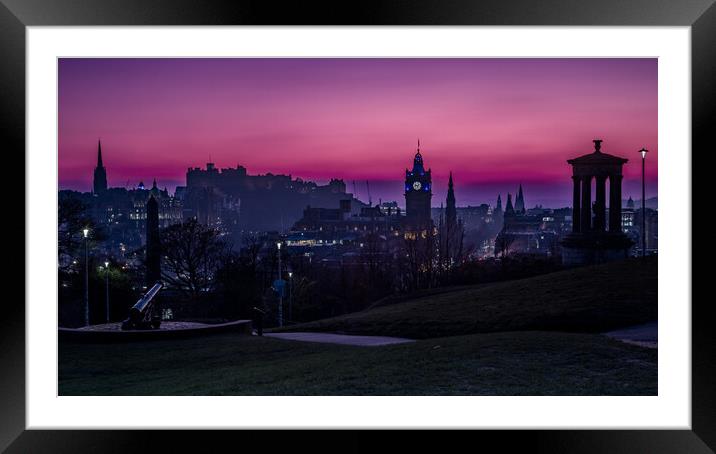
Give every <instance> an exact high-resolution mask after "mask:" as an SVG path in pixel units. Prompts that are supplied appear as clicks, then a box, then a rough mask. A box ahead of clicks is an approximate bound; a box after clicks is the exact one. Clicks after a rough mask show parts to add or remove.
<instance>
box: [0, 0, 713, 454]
mask: <svg viewBox="0 0 716 454" xmlns="http://www.w3.org/2000/svg"><path fill="white" fill-rule="evenodd" d="M286 3H287V4H286V5H283V4H277V3H275V2H271V1H268V0H265V1H245V0H239V1H233V2H229V1H226V2H221V1H191V0H153V1H152V0H93V1H82V0H54V1H53V0H0V109H1V110H0V119H1V124H0V131H2V132H1V134H2V138H3V140H2V142H1V143H2V144H3V148H4V149H5V150H6V155H5V156H8V155H11V156H12V157H14V158H15V160H16V161H17V162H12V164H10V163H6V165H7V166H15V167H14V168H15V169H19V168H23V169H25V171H26V172H29V171H32V169H27V168H25V164H24V159H23V157H24V153H22V152H21V150H24V149H25V31H26V27H28V26H50V25H54V26H63V25H101V26H105V25H445V26H459V25H557V26H583V25H604V26H619V25H629V26H690V27H691V46H692V55H691V65H692V79H691V80H692V100H691V101H692V150H697V149H698V150H704V151H706V150H709V149H711V148H712V147H713V143H712V141H711V140H710V137H709V132H710V129H713V128H712V120H711V122H710V121H709V120H710V119H711V118H713V114H714V105H715V104H716V6H715V5H714V0H680V1H679V0H660V1H655V0H633V1H628V2H625V1H620V0H588V1H584V0H583V1H575V0H543V1H539V2H536V1H534V0H510V1H506V0H488V1H481V2H477V1H470V0H453V1H443V2H441V1H437V0H433V1H427V0H423V1H418V0H412V1H384V2H375V1H368V0H363V1H360V2H345V3H343V4H339V3H341V2H331V3H328V2H326V3H323V2H316V1H314V2H290V3H289V2H286ZM692 156H693V153H692ZM17 173H19V172H17ZM18 186H19V185H18ZM694 195H696V193H695V192H694ZM8 197H12V198H15V201H16V203H18V205H19V204H20V201H21V200H22V202H23V206H22V208H20V207H14V208H15V209H14V210H13V212H14V213H16V214H17V219H18V222H20V221H19V219H21V218H20V216H19V213H21V212H22V213H24V210H25V206H24V198H20V197H19V194H18V195H8ZM693 206H697V205H695V204H694V205H693ZM684 213H688V216H685V218H684V221H685V222H687V221H688V222H693V221H692V218H691V215H690V213H691V210H690V207H684ZM22 219H24V217H23V218H22ZM22 222H23V223H24V220H23V221H22ZM18 228H19V227H18ZM694 233H695V232H694ZM29 241H32V239H31V238H28V237H27V236H26V237H25V244H27V243H28V242H29ZM684 247H689V248H690V249H691V244H685V245H684ZM20 254H22V255H20ZM16 257H24V253H17V255H16ZM692 268H693V267H692ZM20 269H22V270H23V271H22V273H23V277H24V272H25V267H24V266H23V267H19V266H18V267H17V269H16V272H18V273H19V272H20V271H19V270H20ZM28 272H30V270H28ZM6 282H10V280H9V279H8V281H6ZM14 282H19V280H16V281H14ZM692 285H693V277H692ZM17 287H19V286H17ZM3 300H4V304H3V305H2V309H1V310H0V311H1V312H0V313H1V314H2V315H1V316H0V320H1V321H2V325H3V327H2V330H0V339H1V344H0V371H1V372H0V449H7V452H11V453H25V452H33V453H43V452H53V453H64V452H68V453H69V452H72V453H79V452H89V451H92V452H105V451H107V452H120V451H121V452H128V451H132V452H136V451H144V450H158V451H159V452H167V451H182V452H184V451H187V450H193V451H195V450H196V449H198V448H195V446H197V443H199V444H200V445H201V451H202V452H207V451H212V450H214V449H215V448H218V447H220V446H235V447H239V446H241V447H248V446H247V443H248V444H252V443H256V442H257V441H258V443H259V444H260V445H262V446H263V448H257V449H266V447H268V446H271V447H272V448H273V449H276V450H278V449H293V448H296V447H301V446H303V447H307V446H308V447H311V448H313V449H320V448H321V447H330V448H331V450H332V451H344V450H372V449H373V448H374V447H375V446H376V443H378V441H377V440H376V439H374V436H375V433H373V432H350V433H344V432H332V433H331V434H330V435H331V436H330V437H325V436H323V435H321V439H322V440H321V442H320V443H318V442H317V441H316V438H318V437H317V434H315V433H313V434H312V433H310V432H308V433H298V432H293V433H291V434H290V436H285V437H283V436H276V437H274V436H270V435H268V434H264V435H260V434H259V435H258V436H252V437H247V436H246V435H247V434H246V433H245V432H240V433H237V432H233V431H221V432H218V433H217V432H213V431H212V432H209V431H203V432H199V433H185V432H179V431H171V432H167V431H111V430H101V431H44V430H25V420H26V413H25V336H24V334H25V308H24V305H23V304H19V303H18V302H19V301H20V296H16V297H15V298H9V297H6V298H3ZM691 304H692V388H691V391H692V407H691V409H692V426H691V427H692V430H667V431H657V430H637V431H633V430H593V431H584V430H578V431H569V430H550V431H478V432H475V431H469V432H462V433H461V434H460V435H461V437H460V440H459V442H460V443H469V445H468V446H470V445H471V446H473V447H476V448H479V447H484V448H487V447H488V446H495V445H494V444H493V443H494V442H497V443H499V446H500V447H501V450H504V448H507V449H508V450H509V449H510V448H517V447H520V448H522V449H529V450H534V451H538V452H551V453H554V452H570V453H574V452H585V453H591V452H649V453H660V452H669V453H671V452H679V453H707V452H714V451H716V386H715V385H714V383H716V374H715V373H714V372H715V370H714V369H715V365H716V339H715V336H714V330H713V329H712V328H711V324H712V323H713V322H714V321H715V320H714V318H713V315H712V311H711V310H710V306H709V305H710V303H709V301H708V299H706V298H705V297H703V298H696V299H693V301H692V302H691ZM158 424H161V422H158ZM455 435H456V434H454V433H453V434H450V435H448V436H449V437H454V436H455ZM397 436H398V437H400V438H401V442H402V443H408V444H410V445H416V446H420V447H421V448H423V449H425V448H428V449H430V448H434V449H439V448H441V447H442V448H444V447H446V445H445V443H446V441H445V440H444V439H442V440H436V439H435V438H434V437H432V436H431V437H430V438H428V436H427V435H426V434H425V433H419V432H411V433H410V434H409V436H403V435H402V434H400V433H399V434H397ZM441 438H442V437H441ZM252 440H253V441H252ZM261 440H264V441H263V442H262V441H261ZM332 440H340V444H338V445H336V444H335V443H334V442H333V441H332ZM408 440H409V442H408ZM452 443H458V441H455V440H451V441H450V445H452ZM381 444H382V442H381ZM450 445H447V446H450ZM453 446H454V445H453ZM405 447H407V446H405ZM212 448H214V449H212ZM273 449H272V450H273ZM401 450H402V449H401Z"/></svg>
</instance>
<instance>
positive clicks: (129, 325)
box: [122, 282, 162, 330]
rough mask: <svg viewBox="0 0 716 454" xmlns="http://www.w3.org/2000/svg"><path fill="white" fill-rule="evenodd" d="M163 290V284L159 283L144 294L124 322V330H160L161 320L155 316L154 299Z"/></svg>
mask: <svg viewBox="0 0 716 454" xmlns="http://www.w3.org/2000/svg"><path fill="white" fill-rule="evenodd" d="M161 288H162V283H161V282H157V283H156V284H154V285H153V286H152V288H150V289H149V291H148V292H147V293H145V294H144V296H142V297H141V298H139V301H137V302H136V304H135V305H134V306H132V308H131V309H130V310H129V317H127V319H126V320H125V321H123V322H122V329H123V330H133V329H159V325H160V324H161V318H160V317H159V316H158V315H154V311H153V309H154V303H153V299H154V297H155V296H156V295H157V293H159V290H161Z"/></svg>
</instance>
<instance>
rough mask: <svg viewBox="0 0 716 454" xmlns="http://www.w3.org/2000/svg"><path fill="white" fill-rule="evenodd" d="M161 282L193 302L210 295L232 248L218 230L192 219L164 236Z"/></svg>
mask: <svg viewBox="0 0 716 454" xmlns="http://www.w3.org/2000/svg"><path fill="white" fill-rule="evenodd" d="M160 236H161V248H162V259H163V260H162V279H163V280H164V281H165V282H167V283H168V284H169V285H170V286H172V287H175V288H177V289H179V290H181V291H183V292H185V293H186V294H188V295H189V296H190V297H192V298H196V297H198V296H199V294H201V293H202V292H206V291H210V290H212V289H213V288H214V285H215V276H216V272H217V271H218V270H219V269H220V267H221V266H222V264H223V263H224V262H225V261H226V259H227V257H228V255H229V252H230V247H229V246H228V245H227V244H226V242H224V241H223V240H222V239H221V237H220V234H219V232H218V231H217V230H215V229H213V228H210V227H207V226H205V225H203V224H201V223H199V222H198V221H197V220H196V219H192V220H190V221H188V222H185V223H183V224H175V225H172V226H169V227H167V228H166V229H164V230H163V231H162V233H161V235H160Z"/></svg>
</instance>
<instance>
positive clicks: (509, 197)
mask: <svg viewBox="0 0 716 454" xmlns="http://www.w3.org/2000/svg"><path fill="white" fill-rule="evenodd" d="M505 214H515V209H514V207H513V206H512V194H510V193H509V192H508V193H507V206H506V207H505Z"/></svg>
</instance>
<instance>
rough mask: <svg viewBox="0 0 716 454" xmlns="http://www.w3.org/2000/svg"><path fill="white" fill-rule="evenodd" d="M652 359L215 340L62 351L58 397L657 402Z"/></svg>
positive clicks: (550, 346) (553, 348) (509, 341)
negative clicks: (643, 398)
mask: <svg viewBox="0 0 716 454" xmlns="http://www.w3.org/2000/svg"><path fill="white" fill-rule="evenodd" d="M656 393H657V353H656V350H650V349H645V348H641V347H636V346H633V345H627V344H624V343H621V342H618V341H615V340H612V339H608V338H606V337H604V336H600V335H592V334H569V333H549V332H507V333H494V334H478V335H469V336H458V337H450V338H439V339H431V340H422V341H418V342H415V343H409V344H401V345H392V346H385V347H368V348H366V347H352V346H339V345H330V344H317V343H307V342H296V341H285V340H278V339H270V338H259V337H249V336H241V335H237V334H221V335H214V336H208V337H201V338H195V339H183V340H171V341H154V342H137V343H125V344H77V343H70V342H66V341H61V342H60V346H59V394H60V395H646V394H649V395H655V394H656Z"/></svg>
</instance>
